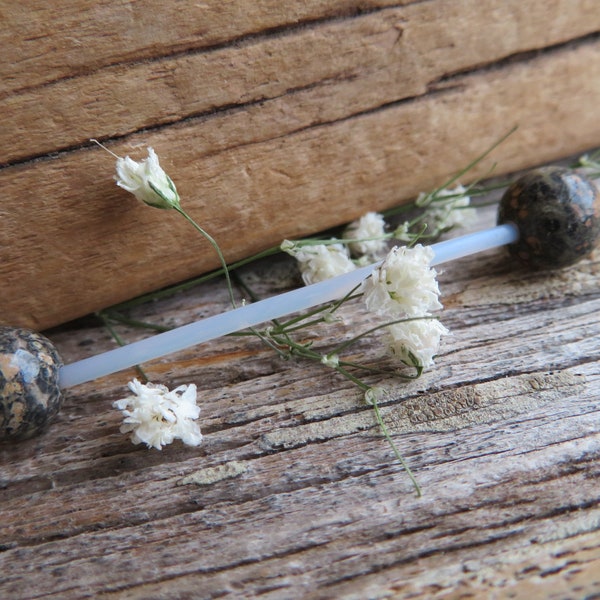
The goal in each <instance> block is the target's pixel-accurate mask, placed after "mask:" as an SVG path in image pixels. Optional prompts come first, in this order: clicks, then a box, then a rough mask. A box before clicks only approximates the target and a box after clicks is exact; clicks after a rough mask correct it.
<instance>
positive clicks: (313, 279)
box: [281, 240, 356, 285]
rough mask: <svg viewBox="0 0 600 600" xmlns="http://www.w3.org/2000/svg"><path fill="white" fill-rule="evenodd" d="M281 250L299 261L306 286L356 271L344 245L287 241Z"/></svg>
mask: <svg viewBox="0 0 600 600" xmlns="http://www.w3.org/2000/svg"><path fill="white" fill-rule="evenodd" d="M281 249H282V250H284V251H285V252H287V253H288V254H290V255H291V256H293V257H294V258H295V259H296V260H297V261H298V266H299V267H300V272H301V273H302V279H303V281H304V283H305V284H306V285H310V284H311V283H317V282H319V281H324V280H325V279H330V278H331V277H336V276H337V275H342V274H343V273H349V272H350V271H354V269H356V265H355V264H354V263H353V262H352V260H351V259H350V256H349V255H348V250H347V248H346V247H345V246H344V245H343V244H316V245H302V246H299V245H296V244H291V245H290V242H288V241H287V240H284V242H283V243H282V245H281Z"/></svg>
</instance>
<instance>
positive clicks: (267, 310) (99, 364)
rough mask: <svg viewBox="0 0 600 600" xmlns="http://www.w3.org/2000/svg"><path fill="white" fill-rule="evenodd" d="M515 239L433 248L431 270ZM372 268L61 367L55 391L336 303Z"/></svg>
mask: <svg viewBox="0 0 600 600" xmlns="http://www.w3.org/2000/svg"><path fill="white" fill-rule="evenodd" d="M517 238H518V231H517V229H516V227H515V226H514V225H510V224H505V225H499V226H497V227H494V228H492V229H487V230H485V231H480V232H477V233H472V234H469V235H465V236H462V237H458V238H454V239H451V240H447V241H444V242H439V243H437V244H433V245H432V246H431V247H432V248H433V251H434V253H435V256H434V259H433V261H432V264H434V265H437V264H440V263H444V262H447V261H450V260H454V259H457V258H461V257H463V256H468V255H470V254H474V253H476V252H481V251H483V250H488V249H490V248H495V247H497V246H503V245H505V244H510V243H513V242H515V241H516V240H517ZM377 264H379V263H375V264H373V265H369V266H367V267H362V268H360V269H356V270H355V271H351V272H350V273H345V274H344V275H339V276H338V277H333V278H332V279H328V280H326V281H321V282H319V283H314V284H312V285H307V286H305V287H302V288H298V289H296V290H292V291H290V292H286V293H284V294H280V295H278V296H273V297H272V298H267V299H265V300H261V301H259V302H255V303H253V304H248V305H246V306H242V307H240V308H235V309H232V310H229V311H227V312H224V313H221V314H218V315H215V316H212V317H208V318H206V319H202V320H201V321H196V322H195V323H190V324H188V325H183V326H182V327H178V328H177V329H172V330H171V331H167V332H165V333H159V334H157V335H155V336H153V337H150V338H146V339H144V340H140V341H139V342H134V343H132V344H128V345H127V346H122V347H120V348H115V349H114V350H109V351H108V352H104V353H102V354H98V355H96V356H91V357H90V358H85V359H83V360H79V361H77V362H74V363H71V364H69V365H65V366H64V367H62V369H61V371H60V381H59V383H60V386H61V387H62V388H68V387H71V386H74V385H78V384H80V383H85V382H86V381H92V380H93V379H97V378H99V377H103V376H104V375H109V374H111V373H116V372H117V371H122V370H123V369H127V368H129V367H133V366H135V365H139V364H142V363H145V362H148V361H150V360H153V359H156V358H159V357H161V356H166V355H168V354H171V353H173V352H178V351H179V350H183V349H185V348H189V347H190V346H195V345H197V344H201V343H203V342H207V341H209V340H212V339H215V338H218V337H221V336H223V335H226V334H228V333H234V332H235V331H241V330H243V329H247V328H248V327H253V326H255V325H259V324H260V323H264V322H265V321H270V320H272V319H277V318H279V317H283V316H284V315H288V314H291V313H295V312H299V311H302V310H307V309H309V308H311V307H313V306H318V305H319V304H325V303H326V302H332V301H334V300H339V299H340V298H343V297H344V296H345V295H346V294H348V293H349V292H351V291H352V290H353V289H354V288H355V287H356V286H357V285H359V284H360V283H361V282H362V281H363V279H365V278H366V277H368V276H369V275H370V274H371V272H372V271H373V269H374V268H375V267H376V266H377Z"/></svg>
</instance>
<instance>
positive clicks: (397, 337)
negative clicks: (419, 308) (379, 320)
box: [383, 317, 450, 368]
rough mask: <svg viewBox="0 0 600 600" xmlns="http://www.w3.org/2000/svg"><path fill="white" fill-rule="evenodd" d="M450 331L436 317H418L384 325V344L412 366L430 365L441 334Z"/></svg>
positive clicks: (438, 346) (392, 352) (436, 350)
mask: <svg viewBox="0 0 600 600" xmlns="http://www.w3.org/2000/svg"><path fill="white" fill-rule="evenodd" d="M448 333H450V332H449V331H448V329H446V328H445V327H444V326H443V325H442V324H441V323H440V322H439V321H438V320H437V319H435V318H433V317H430V318H422V319H421V318H420V319H414V320H410V321H403V322H401V323H394V324H393V325H389V326H388V327H386V334H385V336H384V340H383V341H384V344H385V345H386V347H387V350H388V352H390V353H391V354H392V355H393V356H395V357H397V358H398V359H400V360H401V361H402V362H403V363H405V364H407V365H409V366H413V367H422V368H425V367H430V366H431V365H433V357H434V356H435V355H436V354H437V353H438V351H439V348H440V340H441V337H442V336H443V335H448Z"/></svg>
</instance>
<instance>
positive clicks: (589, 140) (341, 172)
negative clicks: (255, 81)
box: [0, 42, 600, 329]
mask: <svg viewBox="0 0 600 600" xmlns="http://www.w3.org/2000/svg"><path fill="white" fill-rule="evenodd" d="M596 71H598V75H599V76H598V77H597V76H596ZM565 72H568V73H569V74H570V79H571V89H570V92H569V102H568V103H565V102H564V99H565V97H564V90H563V88H564V84H563V78H562V74H564V73H565ZM599 82H600V43H598V42H590V43H586V44H583V45H581V46H579V47H576V48H571V47H569V48H564V49H561V50H557V51H556V52H555V53H553V54H552V55H551V56H550V55H546V54H544V55H541V56H539V57H537V58H535V59H532V60H528V61H525V62H517V63H513V64H511V65H508V66H506V67H505V68H503V69H499V70H491V71H489V72H487V73H485V74H470V75H465V76H462V77H457V78H454V79H452V80H451V81H449V82H447V83H446V84H444V85H442V86H441V87H439V89H438V90H437V92H436V93H433V94H429V95H428V96H427V97H424V98H422V99H419V100H418V101H414V102H411V103H399V104H395V105H391V106H386V107H384V108H383V109H382V110H376V111H367V112H366V113H363V114H360V115H356V116H354V117H352V118H350V119H347V118H337V120H334V121H333V122H330V123H323V124H321V125H319V126H316V127H308V128H302V129H300V130H299V131H295V132H290V133H288V135H286V136H285V137H284V138H280V137H277V136H275V137H273V136H272V134H273V131H272V129H271V127H272V126H273V122H272V120H271V119H270V118H269V115H270V114H272V113H271V111H270V110H268V111H267V112H266V113H261V112H260V111H259V112H257V113H256V120H255V121H252V120H250V121H249V120H248V115H247V114H245V115H243V117H242V118H240V119H239V120H238V121H236V120H235V119H223V120H222V121H220V123H221V124H222V125H223V126H222V127H218V126H217V124H216V123H215V122H214V121H207V122H205V126H206V129H203V131H205V132H206V135H202V136H201V137H202V138H203V139H207V140H209V142H208V144H209V146H210V145H211V142H210V140H211V139H216V137H217V136H218V137H220V138H221V140H222V142H223V140H226V139H227V137H228V135H229V134H228V131H229V132H230V133H231V135H232V137H233V138H235V139H237V140H238V142H239V141H240V137H241V134H240V132H241V131H244V132H245V133H244V135H247V136H249V137H250V139H247V140H245V141H244V143H242V145H239V146H234V147H228V148H225V149H222V150H221V151H219V152H217V153H215V154H211V153H205V154H204V151H203V148H202V147H201V146H200V148H199V147H198V144H197V140H198V135H199V129H198V125H197V124H196V123H192V124H189V125H186V126H181V127H177V128H168V129H166V130H162V131H160V132H155V133H146V134H143V135H138V136H136V137H134V138H131V139H130V140H129V142H128V144H127V145H115V146H112V148H113V149H114V150H115V151H117V152H118V153H121V154H125V153H129V152H131V151H132V149H134V148H137V150H136V151H135V154H134V155H135V156H136V158H140V157H141V156H140V155H143V152H141V151H140V150H141V148H140V146H142V145H145V144H148V145H152V146H154V147H155V148H156V150H157V152H158V153H159V155H160V156H164V157H166V158H165V160H164V161H163V162H164V166H165V168H166V169H167V171H168V172H169V173H170V174H171V175H172V176H173V178H174V179H175V181H176V182H177V184H178V186H179V190H180V192H181V195H182V198H183V202H184V203H185V206H186V208H187V209H188V210H189V212H190V213H191V214H192V215H193V216H195V217H196V218H197V219H199V220H201V221H202V224H203V226H204V227H205V228H206V229H207V230H208V231H209V232H211V234H212V235H213V236H214V237H215V238H216V239H217V240H218V242H219V244H220V245H221V247H222V249H223V251H224V253H225V256H226V257H227V259H228V260H230V261H232V260H235V259H237V258H240V257H241V256H244V255H248V254H251V253H254V252H257V251H259V250H261V249H264V248H266V247H269V246H272V245H276V244H278V243H280V242H281V240H282V239H283V238H284V237H296V236H300V235H306V234H310V233H312V232H314V231H315V230H323V229H326V228H327V227H331V226H334V225H337V224H340V223H342V222H344V221H345V220H349V219H352V218H355V217H357V216H358V215H359V214H362V213H363V212H365V211H366V210H369V209H371V210H372V209H383V208H385V207H389V206H392V205H395V204H398V203H400V202H402V201H403V199H406V198H410V197H413V196H414V195H416V194H417V193H418V192H419V191H420V190H423V189H426V190H429V189H431V188H432V187H434V186H435V185H437V184H439V183H440V182H441V181H443V180H444V178H446V177H447V176H449V175H450V174H451V173H453V172H455V171H456V170H458V169H460V168H462V167H464V166H465V165H466V164H468V162H470V161H471V160H472V159H473V158H474V157H475V156H477V155H478V154H480V153H481V152H482V150H483V149H485V148H487V147H489V146H490V145H491V144H492V143H493V142H494V141H496V140H497V139H498V138H499V137H500V135H501V134H502V133H505V132H506V130H507V128H506V125H508V124H515V123H517V124H519V125H520V127H519V130H518V131H517V133H515V134H514V135H513V136H512V137H511V138H510V139H509V140H508V141H507V143H505V144H504V145H503V146H502V147H501V148H499V149H498V151H497V152H496V153H495V154H494V157H493V158H494V159H495V160H498V161H499V165H500V166H499V169H498V172H501V171H505V170H507V169H515V168H522V167H524V166H526V165H527V164H531V163H533V162H539V161H540V160H541V159H550V158H551V157H552V156H554V155H557V154H560V153H563V152H564V150H565V149H566V148H569V147H573V146H576V147H578V148H579V149H581V150H583V149H584V148H586V147H591V146H593V144H594V142H595V141H596V140H597V139H598V135H599V134H600V132H599V131H598V128H599V125H598V120H597V119H596V118H595V115H594V113H593V111H590V110H588V109H589V100H590V98H593V97H596V96H597V95H600V84H599ZM531 89H536V90H537V89H543V90H544V92H545V94H546V95H544V96H543V97H541V98H540V96H538V95H537V94H535V95H534V94H531V93H530V90H531ZM498 98H502V99H503V100H504V101H503V102H502V103H501V104H499V103H496V100H497V99H498ZM549 112H550V113H552V114H553V119H551V120H549V119H548V118H547V115H548V113H549ZM457 115H460V120H459V121H457ZM490 123H496V126H495V128H493V129H492V128H490V126H489V124H490ZM249 124H252V126H251V127H249ZM213 127H217V129H213ZM229 128H231V129H229ZM542 130H543V131H544V137H543V139H544V141H545V144H544V145H540V138H539V134H540V132H541V131H542ZM390 132H393V134H391V133H390ZM473 132H477V136H473V135H472V134H473ZM524 148H525V149H529V158H528V159H527V158H526V156H524V154H523V149H524ZM490 164H491V159H490V160H488V161H485V162H484V163H482V164H481V168H480V169H476V170H474V171H473V173H472V176H475V175H476V174H478V173H482V171H483V170H484V169H489V167H490ZM112 169H113V160H112V159H111V158H110V157H109V155H107V154H106V153H104V152H103V151H101V150H100V149H94V150H90V149H85V150H78V151H74V152H69V153H66V154H63V155H61V156H60V157H58V158H57V159H54V160H44V161H39V162H35V163H31V164H27V165H17V166H14V167H11V168H6V169H4V170H2V171H0V185H1V186H2V189H3V191H4V193H5V195H6V198H7V199H8V200H7V201H6V202H5V203H4V204H3V206H2V208H0V211H1V214H2V218H3V228H2V230H1V237H0V248H1V249H2V262H1V263H0V273H1V275H2V279H3V281H5V282H6V284H7V285H5V286H4V287H3V289H2V298H1V299H2V307H3V310H2V317H1V320H2V321H3V322H6V323H10V324H13V325H14V324H21V325H24V326H29V327H33V328H37V329H42V328H44V327H47V326H50V325H53V324H56V323H60V322H64V321H67V320H69V319H72V318H75V317H78V316H81V315H83V314H86V313H88V312H92V311H94V310H97V309H98V308H100V307H104V306H107V305H109V304H112V303H115V302H117V301H121V300H125V299H127V298H131V297H134V296H136V295H138V294H140V293H143V292H145V291H149V290H151V289H157V288H159V287H161V286H164V285H167V284H170V283H174V282H176V281H181V280H183V279H186V278H188V277H191V276H193V275H195V274H197V273H199V272H202V271H205V270H207V269H211V268H214V267H215V266H217V264H218V263H217V259H216V257H215V255H214V253H213V252H212V251H211V250H210V248H209V247H208V245H207V244H203V243H202V242H201V241H200V240H198V237H197V236H194V235H192V233H193V232H191V230H190V229H189V227H188V226H187V224H186V223H184V222H180V221H178V220H176V219H174V218H173V215H171V214H169V213H165V212H163V211H160V212H157V211H152V210H150V209H148V208H147V207H144V206H139V205H138V204H136V203H135V201H134V200H133V198H131V197H129V196H128V195H127V194H125V193H124V192H122V191H121V190H118V189H117V188H116V187H115V186H114V184H113V183H112V181H111V179H112ZM40 186H41V187H40ZM274 206H275V207H276V210H273V207H274ZM341 207H343V208H341ZM265 215H269V217H268V218H266V217H265ZM23 223H26V225H27V230H26V231H25V232H24V233H23V232H22V229H23V227H22V226H21V225H22V224H23ZM167 224H168V226H166V225H167Z"/></svg>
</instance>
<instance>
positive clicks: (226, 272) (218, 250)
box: [174, 206, 237, 308]
mask: <svg viewBox="0 0 600 600" xmlns="http://www.w3.org/2000/svg"><path fill="white" fill-rule="evenodd" d="M174 208H175V210H176V211H177V212H178V213H179V214H180V215H182V216H183V217H184V218H185V219H186V220H187V221H188V222H189V223H191V224H192V226H193V227H194V228H195V229H196V231H198V232H200V233H201V234H202V235H203V236H204V237H205V238H206V240H208V242H209V243H210V245H211V246H212V247H213V248H214V250H215V252H216V253H217V256H218V257H219V260H220V261H221V268H222V269H223V274H224V275H225V280H226V282H227V291H228V292H229V300H230V302H231V306H232V307H233V308H236V307H237V304H236V302H235V297H234V295H233V286H232V285H231V278H230V276H229V267H228V266H227V262H226V261H225V257H224V256H223V253H222V252H221V248H219V244H217V242H216V241H215V239H214V238H213V237H212V235H210V234H209V233H208V231H205V230H204V229H202V227H200V225H198V223H196V221H194V219H192V217H190V216H189V215H188V214H187V213H186V212H185V210H183V208H181V207H180V206H175V207H174Z"/></svg>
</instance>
